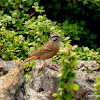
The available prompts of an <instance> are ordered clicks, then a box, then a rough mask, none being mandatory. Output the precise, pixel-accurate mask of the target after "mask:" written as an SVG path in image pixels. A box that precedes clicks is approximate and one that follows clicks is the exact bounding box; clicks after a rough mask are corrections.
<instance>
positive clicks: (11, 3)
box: [0, 0, 44, 30]
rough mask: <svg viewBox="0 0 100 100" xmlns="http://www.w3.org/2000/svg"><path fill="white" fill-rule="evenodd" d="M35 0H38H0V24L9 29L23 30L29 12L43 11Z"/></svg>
mask: <svg viewBox="0 0 100 100" xmlns="http://www.w3.org/2000/svg"><path fill="white" fill-rule="evenodd" d="M36 1H38V0H35V1H34V0H17V1H16V0H8V1H7V0H0V25H1V26H5V27H6V28H7V29H11V30H12V29H15V30H24V27H23V25H24V22H25V21H27V20H29V19H30V18H29V16H30V15H31V13H33V12H34V11H36V12H39V13H41V12H43V11H44V10H43V7H42V6H41V7H39V6H38V3H36ZM33 5H34V6H33ZM32 8H34V9H32Z"/></svg>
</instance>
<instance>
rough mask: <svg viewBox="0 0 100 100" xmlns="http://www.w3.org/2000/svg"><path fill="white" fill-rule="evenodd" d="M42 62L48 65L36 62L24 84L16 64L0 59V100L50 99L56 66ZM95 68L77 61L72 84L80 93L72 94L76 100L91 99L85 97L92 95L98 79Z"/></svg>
mask: <svg viewBox="0 0 100 100" xmlns="http://www.w3.org/2000/svg"><path fill="white" fill-rule="evenodd" d="M46 62H47V64H48V65H49V66H45V65H44V63H43V62H42V61H40V60H37V62H36V64H35V66H34V67H33V70H32V74H31V79H30V83H29V85H28V84H26V82H25V77H24V73H23V66H22V65H21V64H20V63H18V62H16V61H3V60H0V100H54V98H53V97H52V96H51V95H52V94H53V93H56V92H57V88H58V85H59V82H58V80H59V79H58V78H57V74H58V70H59V68H60V66H59V65H57V64H55V63H53V62H51V61H49V60H46ZM96 66H97V64H96V62H95V61H90V62H89V61H78V64H77V66H76V68H75V71H76V81H75V83H77V84H78V85H79V86H80V90H78V91H75V93H74V96H75V99H76V100H95V98H93V97H92V98H89V97H88V95H91V94H92V93H93V92H94V89H93V84H94V83H95V78H96V77H97V76H100V71H99V70H93V69H94V68H96ZM90 68H91V69H90ZM91 70H92V71H91Z"/></svg>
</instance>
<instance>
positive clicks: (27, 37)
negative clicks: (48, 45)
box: [0, 15, 60, 60]
mask: <svg viewBox="0 0 100 100" xmlns="http://www.w3.org/2000/svg"><path fill="white" fill-rule="evenodd" d="M23 27H24V30H23V32H22V31H18V32H15V31H9V30H6V29H5V28H4V27H2V28H1V29H0V46H1V48H0V56H1V57H2V58H3V59H5V60H15V59H18V58H20V59H25V58H26V57H27V56H29V55H31V54H32V51H34V50H36V49H38V48H39V47H40V46H42V45H43V44H44V43H45V42H47V41H48V37H49V36H50V33H52V32H60V30H59V27H58V26H57V25H56V22H52V21H51V20H48V19H47V18H46V15H43V16H42V15H40V16H38V17H37V19H36V18H35V17H32V18H31V19H30V20H28V21H25V23H24V26H23Z"/></svg>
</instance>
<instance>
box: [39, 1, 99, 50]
mask: <svg viewBox="0 0 100 100" xmlns="http://www.w3.org/2000/svg"><path fill="white" fill-rule="evenodd" d="M40 5H44V9H45V11H46V14H47V18H50V19H51V20H53V21H54V20H56V21H57V22H60V23H63V24H62V25H63V26H62V29H64V31H65V32H66V33H65V35H68V36H71V39H72V44H78V45H79V46H83V45H84V46H88V47H89V48H93V49H96V48H97V47H99V46H100V44H99V42H100V41H99V38H100V36H99V22H100V0H63V1H62V0H50V1H47V2H44V1H43V0H40Z"/></svg>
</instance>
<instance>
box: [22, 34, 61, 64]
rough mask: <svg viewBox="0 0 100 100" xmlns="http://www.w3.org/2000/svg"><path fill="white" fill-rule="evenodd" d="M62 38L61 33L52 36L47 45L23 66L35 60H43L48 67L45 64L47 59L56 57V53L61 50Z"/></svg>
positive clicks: (30, 57)
mask: <svg viewBox="0 0 100 100" xmlns="http://www.w3.org/2000/svg"><path fill="white" fill-rule="evenodd" d="M60 37H61V36H60V34H59V33H53V34H51V37H50V39H49V41H48V42H47V43H46V44H44V45H43V46H42V47H41V48H39V49H38V50H36V51H35V52H34V53H33V54H32V55H31V56H29V57H28V59H27V60H26V61H24V62H23V63H22V64H25V63H27V62H29V61H30V60H33V59H39V60H43V62H44V64H45V65H47V63H46V62H45V59H49V58H52V57H53V56H55V55H56V53H57V52H58V51H59V49H60Z"/></svg>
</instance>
